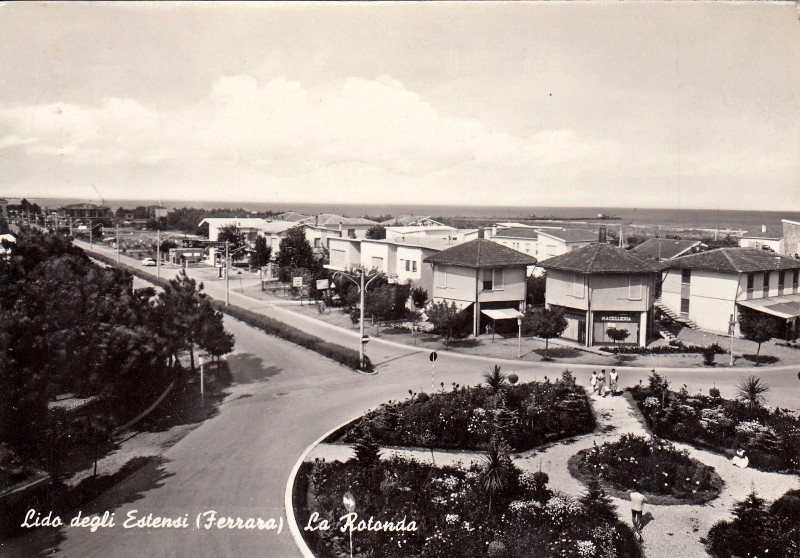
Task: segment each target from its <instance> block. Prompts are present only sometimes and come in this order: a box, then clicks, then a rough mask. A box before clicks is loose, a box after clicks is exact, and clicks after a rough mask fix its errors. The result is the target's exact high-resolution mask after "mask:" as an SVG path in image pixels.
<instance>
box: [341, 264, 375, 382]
mask: <svg viewBox="0 0 800 558" xmlns="http://www.w3.org/2000/svg"><path fill="white" fill-rule="evenodd" d="M354 272H355V273H356V274H358V276H359V281H356V280H355V279H353V277H351V276H350V274H349V273H347V272H346V271H336V272H335V273H334V274H333V276H334V278H335V277H336V276H337V275H341V276H342V277H347V278H348V279H350V281H352V282H353V283H355V285H356V286H357V287H358V292H359V295H360V305H361V319H360V320H359V324H360V325H359V332H360V333H361V342H360V344H359V348H358V363H359V364H358V365H359V367H360V368H364V342H363V339H364V295H365V292H366V290H367V287H368V286H369V284H370V283H372V281H374V280H375V278H376V277H378V276H379V275H380V272H377V271H376V272H374V273H372V275H371V277H370V278H369V280H366V275H367V273H366V271H365V270H364V268H363V267H358V268H356V269H355V270H354ZM365 281H366V282H365Z"/></svg>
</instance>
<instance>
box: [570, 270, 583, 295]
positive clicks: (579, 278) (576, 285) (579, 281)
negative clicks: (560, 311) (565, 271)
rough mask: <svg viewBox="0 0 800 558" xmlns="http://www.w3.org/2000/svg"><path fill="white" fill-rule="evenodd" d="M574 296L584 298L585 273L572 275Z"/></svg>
mask: <svg viewBox="0 0 800 558" xmlns="http://www.w3.org/2000/svg"><path fill="white" fill-rule="evenodd" d="M572 296H574V297H575V298H583V275H581V274H580V273H574V274H573V275H572Z"/></svg>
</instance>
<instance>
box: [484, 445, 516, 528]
mask: <svg viewBox="0 0 800 558" xmlns="http://www.w3.org/2000/svg"><path fill="white" fill-rule="evenodd" d="M483 460H484V462H483V472H482V473H481V488H482V489H483V490H484V491H485V492H486V493H487V494H488V495H489V512H488V515H491V513H492V502H493V501H494V497H495V496H496V495H497V494H500V493H501V492H503V491H504V490H506V489H507V488H508V485H509V484H510V483H511V479H512V476H513V464H512V463H511V460H510V459H509V458H508V453H507V451H506V449H505V447H504V446H503V445H502V444H500V443H498V442H497V441H495V440H493V441H492V443H491V444H490V445H489V447H488V448H487V450H486V452H485V453H484V454H483Z"/></svg>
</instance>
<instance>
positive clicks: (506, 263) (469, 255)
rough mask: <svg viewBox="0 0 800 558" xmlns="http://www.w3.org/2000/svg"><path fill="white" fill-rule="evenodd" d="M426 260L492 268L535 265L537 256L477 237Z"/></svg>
mask: <svg viewBox="0 0 800 558" xmlns="http://www.w3.org/2000/svg"><path fill="white" fill-rule="evenodd" d="M425 262H426V263H433V264H440V265H456V266H462V267H474V268H490V267H513V266H528V265H534V264H535V263H536V258H534V257H532V256H528V255H527V254H523V253H522V252H518V251H517V250H513V249H511V248H508V247H507V246H503V245H502V244H498V243H497V242H493V241H491V240H488V239H485V238H477V239H475V240H471V241H469V242H465V243H464V244H458V245H456V246H453V247H451V248H447V249H446V250H442V251H441V252H439V253H438V254H434V255H432V256H428V257H427V258H425Z"/></svg>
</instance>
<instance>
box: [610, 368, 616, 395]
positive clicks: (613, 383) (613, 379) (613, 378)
mask: <svg viewBox="0 0 800 558" xmlns="http://www.w3.org/2000/svg"><path fill="white" fill-rule="evenodd" d="M617 378H618V376H617V369H616V368H612V369H611V374H609V375H608V379H609V384H611V393H612V394H616V393H617Z"/></svg>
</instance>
